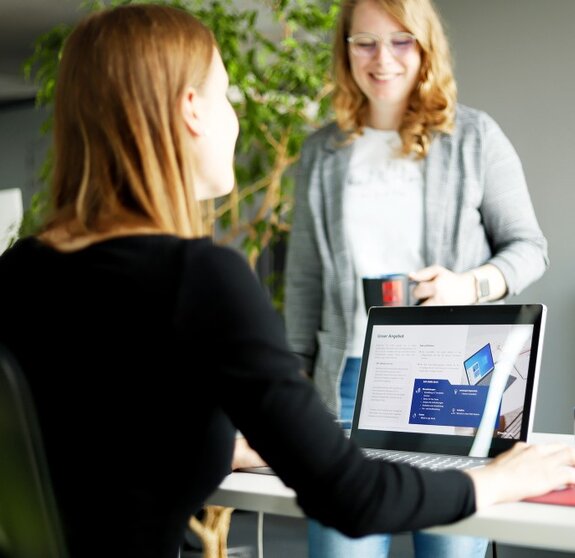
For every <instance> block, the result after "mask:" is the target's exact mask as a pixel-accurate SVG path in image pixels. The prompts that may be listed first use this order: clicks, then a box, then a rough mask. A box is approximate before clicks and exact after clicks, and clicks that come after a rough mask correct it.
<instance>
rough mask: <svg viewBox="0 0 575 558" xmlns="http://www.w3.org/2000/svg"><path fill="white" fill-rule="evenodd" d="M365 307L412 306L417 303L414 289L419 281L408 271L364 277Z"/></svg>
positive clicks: (367, 308)
mask: <svg viewBox="0 0 575 558" xmlns="http://www.w3.org/2000/svg"><path fill="white" fill-rule="evenodd" d="M362 281H363V296H364V300H365V309H366V310H367V311H369V309H370V308H371V307H372V306H411V305H413V304H416V303H417V299H415V298H414V297H413V294H412V292H411V291H412V289H413V286H414V285H415V284H416V283H417V282H416V281H412V280H410V279H409V277H408V275H407V274H406V273H391V274H389V275H379V276H377V277H363V279H362Z"/></svg>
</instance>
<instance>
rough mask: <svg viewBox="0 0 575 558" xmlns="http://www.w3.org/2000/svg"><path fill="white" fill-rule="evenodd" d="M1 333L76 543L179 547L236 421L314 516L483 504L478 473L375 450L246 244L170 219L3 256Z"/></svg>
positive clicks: (227, 451) (337, 522)
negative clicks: (18, 370) (327, 398)
mask: <svg viewBox="0 0 575 558" xmlns="http://www.w3.org/2000/svg"><path fill="white" fill-rule="evenodd" d="M0 292H1V293H2V295H3V301H2V304H1V308H2V312H1V315H2V319H1V320H0V342H3V343H5V344H6V345H7V346H8V347H9V348H10V349H12V351H13V352H14V353H15V354H16V356H17V358H18V359H19V360H20V361H21V363H22V365H23V368H24V370H25V372H26V375H27V377H28V379H29V382H30V384H31V387H32V391H33V395H34V397H35V399H36V405H37V408H38V414H39V418H40V423H41V427H42V433H43V436H44V443H45V446H46V452H47V457H48V462H49V465H50V470H51V474H52V477H53V483H54V487H55V492H56V496H57V500H58V503H59V506H60V509H61V513H62V516H63V519H64V526H65V531H66V536H67V538H68V543H69V546H70V549H71V554H72V558H76V557H92V556H94V557H95V556H104V555H109V556H112V555H117V556H123V557H124V558H128V557H130V556H134V557H136V556H137V557H139V558H144V557H154V558H163V557H165V558H174V557H175V556H176V555H177V548H178V546H179V545H180V544H181V542H182V537H183V533H184V530H185V527H186V524H187V520H188V518H189V516H190V515H191V514H193V513H195V512H196V511H197V510H199V509H200V508H201V507H202V503H203V501H204V500H205V499H206V497H208V496H209V495H210V493H211V492H212V491H213V490H214V489H215V488H216V487H217V486H218V484H219V483H220V482H221V480H222V479H223V478H224V476H225V475H226V474H227V473H228V472H229V468H230V462H231V456H232V450H233V445H234V427H235V428H238V429H240V430H241V431H242V433H243V434H244V435H245V436H246V438H247V439H248V441H249V442H250V444H251V445H252V446H253V447H254V448H255V449H256V450H257V451H258V452H259V453H260V454H261V455H262V457H263V458H264V459H265V460H266V461H267V462H268V463H269V464H270V465H271V466H272V467H273V468H274V469H275V471H276V472H277V474H278V475H279V476H280V477H281V478H282V480H283V481H284V482H285V483H286V484H287V485H288V486H291V487H293V488H294V489H295V491H296V492H297V495H298V503H299V504H300V506H301V507H302V508H303V509H304V511H305V512H306V514H308V515H309V516H311V517H314V518H316V519H319V520H320V521H322V522H323V523H325V524H326V525H330V526H333V527H336V528H338V529H340V530H341V531H342V532H344V533H346V534H348V535H352V536H358V535H365V534H369V533H373V532H395V531H401V530H411V529H417V528H421V527H425V526H429V525H433V524H439V523H446V522H451V521H455V520H458V519H461V518H463V517H465V516H467V515H469V514H470V513H472V512H473V511H474V508H475V501H474V493H473V486H472V483H471V480H470V479H469V477H467V476H466V475H465V474H463V473H460V472H455V471H453V472H441V473H437V472H425V471H420V470H416V469H413V468H411V467H408V466H405V465H393V464H383V463H377V462H371V461H368V460H366V459H364V458H363V457H362V454H361V452H360V451H359V450H358V449H357V448H356V447H355V446H354V445H353V443H351V442H350V441H348V440H347V439H346V438H345V437H344V435H343V434H342V432H341V430H340V429H339V427H338V426H336V425H335V424H334V422H333V420H332V417H331V415H329V414H328V413H327V412H326V411H325V410H324V407H323V404H322V403H321V402H320V400H319V399H318V396H317V394H316V393H315V390H314V388H313V387H312V385H311V384H310V382H309V381H308V380H305V379H304V378H302V377H301V376H300V374H299V373H298V364H297V361H296V359H295V357H294V356H293V355H292V354H291V353H290V351H289V349H288V347H287V345H286V341H285V336H284V331H283V325H282V321H281V318H280V317H279V316H278V315H277V314H276V313H275V312H274V310H273V308H272V307H271V305H270V304H269V302H268V299H267V297H266V295H265V294H264V292H263V290H262V289H261V287H260V285H259V284H258V282H257V279H256V278H255V276H254V275H253V273H252V272H251V270H250V269H249V267H248V266H247V264H246V263H245V261H244V259H243V258H242V257H241V256H240V255H239V254H237V253H236V252H234V251H232V250H230V249H226V248H221V247H217V246H214V245H213V244H212V243H211V241H209V240H207V239H200V240H182V239H179V238H176V237H173V236H168V235H154V236H130V237H123V238H117V239H112V240H107V241H104V242H100V243H97V244H94V245H92V246H90V247H88V248H86V249H83V250H80V251H77V252H73V253H60V252H57V251H55V250H53V249H51V248H48V247H46V246H45V245H43V244H42V243H40V242H39V241H37V240H35V239H25V240H21V241H19V242H18V243H17V244H16V245H15V246H14V247H13V248H12V249H10V250H8V251H7V252H6V253H5V254H4V255H2V256H1V257H0Z"/></svg>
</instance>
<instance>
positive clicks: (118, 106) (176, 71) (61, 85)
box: [44, 4, 216, 237]
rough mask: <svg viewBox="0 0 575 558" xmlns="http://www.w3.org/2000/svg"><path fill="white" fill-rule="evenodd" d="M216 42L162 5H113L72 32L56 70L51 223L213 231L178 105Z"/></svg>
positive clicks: (73, 228) (78, 228)
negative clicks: (207, 228) (208, 226)
mask: <svg viewBox="0 0 575 558" xmlns="http://www.w3.org/2000/svg"><path fill="white" fill-rule="evenodd" d="M215 46H216V43H215V39H214V37H213V35H212V33H211V31H209V30H208V29H207V28H206V27H205V26H204V25H202V24H201V23H200V22H198V21H197V20H196V19H195V18H194V17H193V16H191V15H190V14H189V13H187V12H185V11H183V10H180V9H175V8H169V7H164V6H159V5H143V4H140V5H130V6H122V7H117V8H113V9H107V10H104V11H101V12H97V13H95V14H92V15H91V16H88V17H87V18H86V19H85V20H83V21H82V22H81V23H80V24H79V25H78V26H77V27H76V28H75V29H74V31H73V32H72V33H71V34H70V36H69V37H68V39H67V40H66V44H65V46H64V51H63V55H62V59H61V62H60V65H59V71H58V79H57V90H56V99H55V112H54V117H55V119H54V147H55V167H54V177H53V182H52V204H53V211H52V215H51V216H50V217H49V219H48V220H47V223H46V225H45V227H44V230H49V229H51V228H53V227H58V226H65V227H66V228H67V229H68V231H69V232H70V233H71V234H72V235H83V234H89V233H101V232H107V230H109V229H110V228H113V227H114V226H116V225H118V224H120V225H128V226H129V225H131V224H132V225H136V226H138V225H140V226H147V227H150V228H152V229H154V230H159V231H162V232H165V233H169V234H175V235H178V236H185V237H195V236H200V235H202V234H205V230H204V229H205V226H204V222H203V221H204V220H203V217H202V213H203V211H202V206H201V204H200V202H198V200H197V199H196V197H195V194H194V188H193V180H192V174H193V169H192V168H191V165H190V162H189V161H190V157H189V156H188V155H187V153H186V152H187V151H188V150H189V149H190V147H189V145H188V142H187V140H186V138H187V134H186V133H185V126H184V122H183V118H182V116H181V113H180V110H179V107H180V98H181V95H182V94H183V92H184V89H185V87H186V86H188V85H192V86H195V87H198V88H200V87H201V85H202V84H203V82H204V80H205V78H206V76H207V74H208V70H209V67H210V64H211V61H212V58H213V53H214V47H215Z"/></svg>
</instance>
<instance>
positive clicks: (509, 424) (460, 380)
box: [358, 324, 533, 438]
mask: <svg viewBox="0 0 575 558" xmlns="http://www.w3.org/2000/svg"><path fill="white" fill-rule="evenodd" d="M514 328H515V329H517V328H526V329H527V330H528V331H526V332H525V333H526V335H525V338H526V339H527V341H526V342H525V343H524V346H523V348H522V350H521V352H520V353H519V356H518V357H517V359H516V360H515V362H514V364H513V366H512V368H511V372H510V374H509V377H508V378H507V383H506V386H505V389H504V392H503V396H502V399H501V402H500V407H499V416H498V419H497V423H496V424H495V425H494V427H495V435H496V436H498V437H503V438H518V437H519V431H520V426H521V418H522V412H523V406H524V400H525V393H526V383H527V373H528V368H529V356H530V350H531V341H532V333H533V326H531V325H483V324H482V325H445V326H443V325H421V326H389V325H385V326H374V328H373V331H372V336H371V342H370V350H369V358H368V361H367V370H366V376H365V383H364V389H363V394H362V401H361V412H360V416H359V421H358V426H359V428H360V429H365V430H395V431H402V432H414V433H433V434H457V435H468V436H473V435H474V434H475V431H476V429H477V427H478V426H479V423H480V421H481V416H482V413H483V409H484V407H485V402H486V399H487V394H488V391H489V385H490V381H491V379H492V377H493V375H494V374H495V373H496V370H497V362H498V358H499V357H500V355H501V352H502V348H503V346H504V343H505V340H506V338H507V336H508V335H509V333H510V331H511V330H512V329H514Z"/></svg>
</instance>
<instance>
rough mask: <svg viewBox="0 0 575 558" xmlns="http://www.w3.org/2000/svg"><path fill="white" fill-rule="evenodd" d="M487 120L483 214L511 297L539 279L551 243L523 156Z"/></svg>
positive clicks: (494, 260)
mask: <svg viewBox="0 0 575 558" xmlns="http://www.w3.org/2000/svg"><path fill="white" fill-rule="evenodd" d="M482 119H483V122H482V124H483V126H482V127H483V138H484V139H483V154H482V155H483V164H484V195H483V200H482V203H481V208H480V211H481V215H482V218H483V224H484V227H485V230H486V232H487V235H488V236H489V238H490V241H491V244H492V248H493V256H492V258H491V259H490V261H489V263H491V264H493V265H495V266H497V267H498V268H499V269H500V271H501V272H502V273H503V276H504V277H505V281H506V283H507V289H508V294H509V295H514V294H517V293H519V292H520V291H522V290H523V289H524V288H525V287H527V286H528V285H530V284H531V283H533V282H534V281H536V280H537V279H539V277H541V275H543V273H544V272H545V270H546V269H547V267H548V265H549V259H548V257H547V241H546V240H545V237H544V236H543V233H542V232H541V229H540V227H539V224H538V222H537V218H536V216H535V211H534V209H533V204H532V202H531V198H530V196H529V191H528V189H527V184H526V181H525V175H524V173H523V168H522V165H521V161H520V160H519V157H518V155H517V153H516V151H515V149H514V148H513V146H512V145H511V142H510V141H509V139H508V138H507V137H506V136H505V134H504V133H503V131H502V130H501V128H500V127H499V125H498V124H497V123H496V122H495V121H494V120H493V119H492V118H491V117H489V116H488V115H487V114H485V113H482Z"/></svg>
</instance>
